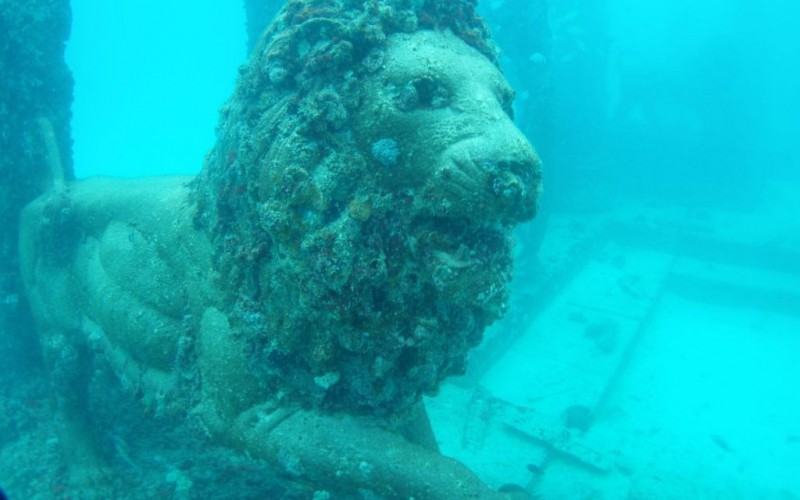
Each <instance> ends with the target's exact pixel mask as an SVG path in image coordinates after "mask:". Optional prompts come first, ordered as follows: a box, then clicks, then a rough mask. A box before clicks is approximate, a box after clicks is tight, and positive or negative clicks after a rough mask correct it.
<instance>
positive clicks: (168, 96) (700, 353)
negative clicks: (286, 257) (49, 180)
mask: <svg viewBox="0 0 800 500" xmlns="http://www.w3.org/2000/svg"><path fill="white" fill-rule="evenodd" d="M223 4H224V2H201V3H199V4H198V2H187V1H175V2H166V3H165V2H155V1H152V0H148V1H145V2H128V1H119V2H111V3H102V2H91V1H88V0H74V1H73V3H72V8H73V30H72V35H71V40H70V42H69V45H68V47H67V55H66V57H67V62H68V64H69V65H70V67H71V69H72V71H73V73H74V77H75V82H76V83H75V101H74V106H73V113H74V116H73V121H72V127H73V137H74V164H75V173H76V176H77V177H78V178H84V177H88V176H93V175H110V176H123V177H141V176H150V175H163V174H174V173H180V174H196V173H198V172H199V171H200V169H201V168H202V166H203V159H204V157H205V155H206V154H207V152H208V151H209V150H210V149H211V148H212V147H213V145H214V141H215V127H216V125H217V120H218V110H219V108H220V106H221V105H222V104H223V103H224V102H225V100H226V99H227V98H228V96H229V95H230V94H231V92H232V91H233V89H234V85H235V83H236V78H237V76H238V70H237V68H238V67H239V66H240V65H241V64H242V63H243V62H244V61H245V60H246V58H247V50H246V33H245V30H244V23H245V13H244V11H243V9H242V8H241V6H240V5H239V3H238V2H229V3H228V4H225V5H223ZM0 5H2V4H0ZM480 9H481V11H482V12H483V14H484V15H485V17H486V19H487V21H488V23H489V25H490V27H491V29H492V31H493V33H494V37H495V39H496V40H497V42H498V45H499V46H500V49H501V57H500V62H501V65H502V67H503V70H504V72H505V73H506V75H507V77H508V79H509V81H510V82H511V84H512V86H513V87H514V88H515V90H516V92H517V100H516V102H515V116H516V121H517V124H518V126H519V127H520V128H521V129H522V131H523V132H524V133H525V134H526V135H527V136H528V139H529V140H530V142H531V143H532V144H533V145H534V146H535V147H536V148H537V150H538V151H539V153H540V155H541V157H542V159H543V161H544V186H545V187H544V194H543V197H542V200H541V210H540V214H539V216H538V218H537V219H536V220H535V221H534V222H532V223H529V224H526V225H524V226H522V227H520V228H518V229H517V239H518V241H517V245H518V247H517V248H518V250H517V252H516V259H517V262H516V266H517V268H516V271H515V280H514V282H513V292H512V297H511V300H510V302H509V311H508V313H507V315H506V316H505V317H504V319H502V320H501V321H500V322H498V323H497V324H495V325H493V326H492V327H491V328H490V330H489V331H488V332H487V335H486V340H485V342H484V344H483V345H481V346H480V347H479V348H478V349H477V350H476V351H475V355H474V356H473V357H472V359H471V365H470V369H469V371H468V373H467V375H466V377H464V378H462V379H459V380H457V381H456V382H455V383H454V384H445V386H444V388H443V389H442V392H441V394H440V395H439V396H438V397H436V398H433V399H429V400H427V405H428V410H429V413H430V416H431V420H432V424H433V428H434V430H435V432H436V434H437V439H438V441H439V446H440V448H441V451H442V452H443V453H445V454H448V455H451V456H454V457H455V458H457V459H459V460H461V461H462V462H464V463H465V464H466V465H467V466H469V467H470V468H471V469H472V470H473V471H474V472H475V473H476V474H477V475H478V476H479V477H480V478H481V479H482V480H483V481H484V482H486V483H487V484H488V485H489V486H491V487H493V488H499V487H501V486H502V485H506V484H515V485H518V486H520V487H522V488H524V489H525V490H526V491H528V492H529V493H530V494H532V495H535V496H537V497H541V498H602V499H616V498H631V499H633V498H665V499H670V498H698V499H706V498H709V499H711V498H724V499H734V498H742V499H749V498H775V499H791V498H798V497H800V486H798V484H800V481H798V479H797V478H798V477H800V403H798V401H799V400H800V397H799V396H800V394H798V386H799V385H800V363H798V362H797V360H798V357H800V279H799V278H800V264H798V262H800V236H798V235H800V201H798V200H800V168H798V167H800V155H799V154H798V150H797V148H796V138H797V137H798V136H799V135H800V120H799V119H798V116H800V38H798V37H797V35H796V20H797V19H798V17H799V16H800V4H798V3H796V2H790V1H788V0H775V1H772V2H762V3H760V4H759V3H753V2H746V1H744V0H734V1H723V0H711V1H706V2H689V1H662V0H658V1H652V2H636V1H632V0H606V1H603V0H584V1H580V0H574V1H568V0H552V1H550V2H531V1H530V0H494V1H491V0H482V2H481V3H480ZM543 19H544V20H545V21H543ZM532 25H535V26H537V27H547V29H549V32H546V33H544V34H543V33H542V32H541V31H535V30H531V29H530V26H532ZM0 36H2V35H0ZM0 300H2V301H3V302H0V307H6V308H11V307H15V306H16V304H17V302H16V301H17V298H16V297H14V296H12V295H9V296H8V297H5V298H0ZM29 333H30V332H27V334H29ZM2 334H3V335H21V334H23V332H2ZM14 345H17V344H14ZM23 345H30V343H26V344H23ZM0 355H3V356H16V357H19V356H24V355H25V353H19V352H14V351H11V352H8V353H6V352H0ZM32 358H35V356H32ZM4 375H5V377H4V378H5V380H3V381H2V384H0V386H1V387H2V390H3V392H2V393H0V405H2V407H0V432H4V433H5V434H6V437H5V438H0V487H2V488H4V489H6V490H8V491H7V493H9V494H10V495H11V498H23V496H22V495H37V496H38V498H73V497H74V496H73V495H71V494H70V487H71V485H70V483H69V480H68V478H69V477H70V476H69V474H66V473H64V472H63V470H65V469H67V468H68V467H69V458H68V457H69V454H66V455H65V454H63V452H61V451H59V450H58V447H59V438H58V437H57V436H56V434H57V433H56V432H55V431H54V430H53V429H52V428H50V427H49V426H50V425H52V418H53V417H52V415H51V413H49V410H48V408H49V407H50V399H51V398H50V397H49V396H48V393H47V389H46V388H45V386H46V384H44V383H43V382H42V380H44V378H45V376H43V375H42V376H39V375H37V374H36V373H34V374H30V373H28V372H26V374H25V375H24V376H21V375H20V374H18V373H6V374H4ZM121 404H122V403H121ZM125 404H127V403H125ZM134 406H135V405H132V407H134ZM584 410H585V414H584V413H583V412H584ZM123 411H128V410H127V408H126V409H125V410H123ZM130 411H134V410H130ZM515 412H517V413H518V412H522V414H523V415H524V418H521V419H520V418H519V416H518V415H517V414H516V413H515ZM132 414H133V413H131V415H132ZM515 415H516V416H515ZM132 418H133V417H132ZM123 420H124V419H123ZM45 422H46V423H45ZM103 433H104V436H105V437H104V440H103V443H104V444H103V446H104V450H105V451H106V452H107V453H108V455H109V456H111V457H112V458H113V461H114V465H113V466H112V467H111V468H110V469H109V471H108V476H107V480H106V482H105V483H103V484H102V488H110V489H98V491H125V492H126V493H125V495H126V497H129V498H200V497H209V496H210V497H211V498H259V497H261V498H264V496H259V495H264V494H266V495H267V496H266V498H273V497H274V498H279V497H280V495H281V494H282V493H281V492H283V491H284V490H283V489H281V488H279V487H277V486H275V485H273V484H271V482H270V481H262V482H259V481H256V480H253V479H252V478H254V477H262V476H263V475H265V474H269V468H268V467H267V466H265V465H264V464H263V463H261V462H259V461H257V460H250V459H249V458H248V457H244V456H241V455H240V454H237V453H234V452H232V451H230V450H228V449H226V448H225V447H224V446H220V447H217V448H211V447H209V448H208V449H203V447H204V445H203V444H202V443H200V442H197V443H187V442H186V441H183V439H190V438H189V437H186V436H185V435H184V434H177V435H171V436H165V437H163V439H159V438H157V437H153V436H141V435H138V434H137V428H136V425H135V424H131V422H130V421H128V420H125V422H124V425H123V424H120V428H119V429H113V428H112V429H105V430H104V431H103ZM188 435H189V436H191V434H188ZM65 457H67V458H65ZM131 485H139V488H140V489H139V490H138V491H135V490H134V491H131V490H130V487H131ZM98 488H100V487H98ZM115 488H117V489H115ZM265 491H267V492H268V493H264V492H265ZM15 494H16V495H18V496H15ZM270 495H271V496H270ZM365 495H366V494H365ZM365 497H366V498H370V497H369V496H365Z"/></svg>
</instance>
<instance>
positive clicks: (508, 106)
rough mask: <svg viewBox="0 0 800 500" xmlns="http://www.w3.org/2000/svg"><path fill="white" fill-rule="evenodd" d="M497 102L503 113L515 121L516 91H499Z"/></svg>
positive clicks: (506, 89)
mask: <svg viewBox="0 0 800 500" xmlns="http://www.w3.org/2000/svg"><path fill="white" fill-rule="evenodd" d="M497 100H498V101H499V102H500V106H501V107H502V108H503V111H505V113H506V114H507V115H508V117H509V118H511V119H512V120H513V119H514V91H513V90H511V89H509V88H504V89H500V90H498V91H497Z"/></svg>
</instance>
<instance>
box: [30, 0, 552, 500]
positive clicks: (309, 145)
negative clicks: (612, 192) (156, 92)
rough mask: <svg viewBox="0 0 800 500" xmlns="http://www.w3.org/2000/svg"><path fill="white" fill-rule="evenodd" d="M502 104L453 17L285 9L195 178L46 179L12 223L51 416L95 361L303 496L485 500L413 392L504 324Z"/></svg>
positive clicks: (474, 30) (74, 399) (329, 1)
mask: <svg viewBox="0 0 800 500" xmlns="http://www.w3.org/2000/svg"><path fill="white" fill-rule="evenodd" d="M512 98H513V92H512V90H511V89H510V88H509V87H508V84H507V83H506V81H505V79H504V78H503V76H502V74H501V72H500V71H499V69H498V67H497V62H496V59H495V52H494V49H493V48H492V46H491V44H490V42H489V40H488V38H487V33H486V29H485V28H484V26H483V24H482V22H481V21H480V19H479V18H478V17H477V16H476V15H475V12H474V2H472V1H469V0H441V1H438V0H427V1H399V0H398V1H390V0H371V1H367V2H360V1H358V2H357V1H352V0H291V1H289V2H288V3H287V5H286V6H285V7H284V8H283V9H282V11H281V12H280V13H279V15H278V16H277V17H276V19H275V20H274V21H273V23H272V25H271V26H270V27H269V28H268V29H267V31H266V32H265V33H264V35H263V36H262V39H261V41H260V43H259V45H258V47H257V49H256V50H255V52H254V54H253V56H252V59H251V60H250V62H249V64H248V65H246V66H244V67H243V68H242V70H241V75H240V79H239V83H238V85H237V88H236V91H235V93H234V95H233V96H232V98H231V99H230V101H229V102H228V103H227V105H226V106H225V107H224V108H223V110H222V112H221V120H220V125H219V130H218V141H217V144H216V146H215V147H214V149H213V150H212V151H211V153H210V154H209V155H208V158H207V161H206V165H205V166H204V169H203V171H202V172H201V174H200V175H199V176H198V177H196V178H174V177H165V178H156V179H138V180H115V179H102V178H98V179H88V180H83V181H79V182H74V183H68V184H59V185H56V186H55V187H54V188H53V189H52V190H51V191H50V192H49V193H47V194H46V195H44V196H43V197H41V198H40V199H39V200H37V201H36V202H34V203H32V204H31V205H30V206H29V207H28V208H27V209H26V210H25V212H24V213H23V218H22V235H21V241H22V243H21V260H22V270H23V275H24V278H25V282H26V286H27V289H28V292H29V295H30V297H31V303H32V306H33V309H34V313H35V316H36V318H37V322H38V324H39V328H40V331H41V337H42V343H43V346H44V349H45V354H46V357H47V359H48V362H49V363H50V366H51V370H52V371H53V373H55V374H57V376H56V377H55V378H57V379H58V383H59V384H61V386H63V391H62V393H63V396H62V401H61V406H62V408H63V411H64V413H65V415H67V420H68V421H69V422H73V423H74V424H75V425H76V426H79V425H80V422H81V421H83V420H85V415H84V414H83V413H84V412H85V411H86V410H85V408H84V405H82V404H81V403H80V398H81V395H80V394H81V392H80V390H78V389H77V388H78V387H79V386H81V384H83V385H84V386H85V385H86V380H87V378H91V374H87V373H85V370H82V368H81V366H80V365H81V362H80V360H83V361H84V362H85V360H86V359H99V360H101V361H102V362H103V363H107V364H109V365H110V366H111V367H112V368H113V372H114V373H115V374H116V377H118V378H119V380H120V382H121V386H122V387H124V388H127V390H129V391H130V392H131V393H132V394H133V395H135V396H136V397H137V398H139V399H140V400H141V402H142V404H144V405H145V406H146V407H148V408H150V409H151V410H152V412H153V414H154V415H173V416H174V415H187V416H188V415H191V416H192V417H193V418H197V419H198V420H199V421H200V422H202V426H203V428H204V429H205V430H206V432H207V433H208V435H209V436H211V438H212V439H213V440H215V441H216V442H220V443H227V444H229V445H230V446H233V447H237V448H240V449H242V450H245V451H246V452H248V453H250V454H252V455H254V456H261V457H264V458H266V459H267V460H270V461H273V462H274V463H276V464H277V465H278V466H280V467H281V468H282V469H283V470H284V471H285V472H286V473H288V474H290V475H292V476H293V477H294V478H295V479H296V480H297V481H298V482H302V483H308V484H309V485H310V486H309V488H311V491H313V490H314V489H319V490H325V491H334V492H340V493H342V494H347V493H348V492H350V493H352V492H355V491H357V490H359V489H361V490H369V491H372V492H374V493H375V494H377V495H380V496H385V497H390V498H394V497H400V496H403V497H409V496H413V497H415V498H462V497H463V498H479V497H488V496H491V495H493V494H494V493H493V492H492V491H491V490H489V489H488V488H487V487H486V486H484V485H483V484H482V483H480V481H479V480H477V478H475V476H474V475H472V473H470V472H469V471H468V470H467V469H466V468H465V467H463V466H462V465H461V464H459V463H458V462H455V461H453V460H451V459H447V458H444V457H442V456H441V455H439V454H438V453H437V451H436V449H435V441H434V440H433V438H432V435H431V433H430V429H429V427H426V423H427V421H426V418H425V415H424V409H423V408H422V407H421V402H420V400H421V396H422V394H423V393H434V392H435V391H436V389H437V387H438V384H439V383H440V382H441V380H442V379H443V378H445V377H446V376H448V375H451V374H456V373H461V372H462V371H463V369H464V365H465V359H466V355H467V352H468V350H469V349H470V348H471V347H472V346H474V345H475V344H476V343H477V342H478V341H479V340H480V338H481V335H482V332H483V330H484V328H485V327H486V326H487V325H488V324H490V323H491V322H492V321H494V320H495V319H496V318H498V317H499V316H500V315H501V314H502V312H503V309H504V306H505V302H506V298H507V294H508V290H507V287H506V285H507V283H508V280H509V279H510V275H511V265H512V253H511V250H512V243H511V238H510V231H511V229H512V227H513V226H515V225H516V224H518V223H520V222H522V221H525V220H527V219H530V218H531V217H533V216H534V214H535V210H536V200H537V196H538V193H539V190H540V165H539V160H538V158H537V157H536V154H535V153H534V151H533V149H532V148H531V147H530V145H529V144H528V143H527V141H526V140H525V139H524V137H523V136H522V135H521V133H519V131H518V130H517V129H516V128H515V127H514V125H513V123H512V117H511V100H512ZM76 360H77V361H76ZM83 390H84V391H85V389H83ZM76 446H77V445H76ZM87 453H89V451H87Z"/></svg>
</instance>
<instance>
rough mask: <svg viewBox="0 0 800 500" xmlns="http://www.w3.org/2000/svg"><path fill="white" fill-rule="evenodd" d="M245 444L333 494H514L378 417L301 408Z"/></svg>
mask: <svg viewBox="0 0 800 500" xmlns="http://www.w3.org/2000/svg"><path fill="white" fill-rule="evenodd" d="M243 438H244V440H245V447H246V448H247V449H249V450H250V451H251V452H254V453H257V454H258V455H260V456H262V457H264V458H266V459H268V460H270V461H272V462H273V463H275V464H276V466H278V467H279V468H280V469H281V470H282V471H284V472H285V473H286V474H288V475H290V476H292V477H293V478H294V479H295V480H297V481H302V482H308V483H310V484H311V485H313V487H314V488H315V489H318V490H325V491H328V492H330V493H331V494H334V495H336V494H340V495H348V494H356V493H357V492H364V491H369V492H372V493H373V494H375V495H378V496H379V497H381V498H412V497H413V498H426V499H442V500H445V499H447V500H453V499H465V498H479V499H488V498H508V497H507V496H506V495H502V494H499V493H497V492H495V491H493V490H491V489H490V488H489V487H487V486H486V485H485V484H483V483H482V482H481V481H480V479H478V478H477V477H476V476H475V475H474V474H473V473H472V472H471V471H470V470H469V469H467V468H466V467H465V466H464V465H463V464H461V463H460V462H458V461H456V460H453V459H451V458H447V457H444V456H442V455H440V454H439V453H438V452H436V451H434V450H432V449H430V448H428V447H424V446H420V445H416V444H412V443H411V442H409V441H408V440H406V439H405V438H404V437H403V436H401V435H400V434H398V433H395V432H392V431H389V430H386V429H383V428H381V427H379V426H378V425H377V423H376V422H375V420H374V419H371V418H367V417H353V416H350V415H327V414H321V413H319V412H315V411H306V410H300V411H297V412H294V413H291V414H289V415H288V416H284V418H283V420H282V421H280V423H278V424H277V425H270V426H263V427H259V426H254V427H251V428H250V430H249V431H245V433H244V436H243Z"/></svg>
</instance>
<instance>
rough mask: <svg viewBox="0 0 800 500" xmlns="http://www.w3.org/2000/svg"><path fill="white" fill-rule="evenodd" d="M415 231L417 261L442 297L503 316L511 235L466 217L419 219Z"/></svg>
mask: <svg viewBox="0 0 800 500" xmlns="http://www.w3.org/2000/svg"><path fill="white" fill-rule="evenodd" d="M414 226H415V229H414V231H413V233H414V234H415V236H416V238H415V239H416V241H417V242H418V244H417V246H418V248H417V249H416V251H417V256H418V258H420V259H421V262H422V263H423V265H424V266H425V267H426V268H427V271H426V274H427V275H428V276H431V279H432V284H433V285H434V287H435V288H436V290H437V292H438V293H439V294H440V296H442V297H443V298H446V300H448V301H451V302H454V303H458V304H460V305H461V306H467V307H469V306H470V305H472V306H473V307H478V308H488V309H491V310H492V313H491V316H495V315H497V316H499V314H501V313H502V309H503V308H504V307H505V304H504V302H505V300H506V295H507V290H506V285H507V283H508V281H509V280H510V279H511V264H512V259H513V257H512V243H511V237H510V230H509V229H508V228H507V227H504V226H502V225H499V224H480V223H476V222H475V221H473V220H472V219H468V218H465V217H419V218H417V219H416V220H415V223H414Z"/></svg>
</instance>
